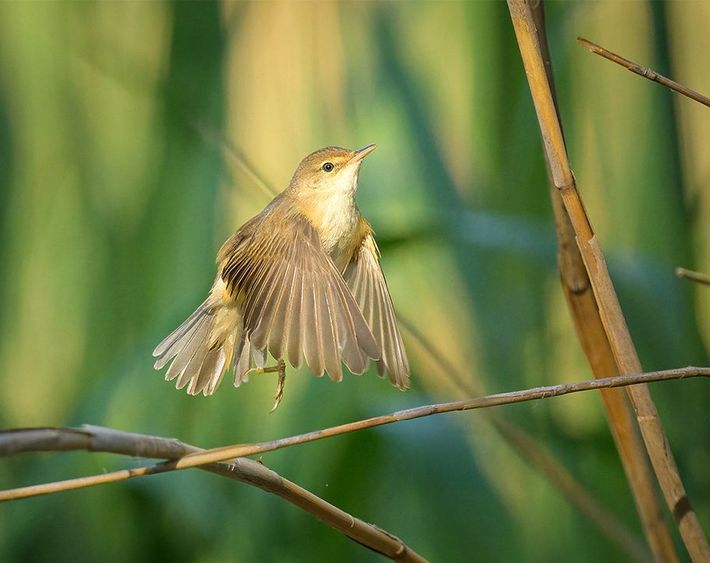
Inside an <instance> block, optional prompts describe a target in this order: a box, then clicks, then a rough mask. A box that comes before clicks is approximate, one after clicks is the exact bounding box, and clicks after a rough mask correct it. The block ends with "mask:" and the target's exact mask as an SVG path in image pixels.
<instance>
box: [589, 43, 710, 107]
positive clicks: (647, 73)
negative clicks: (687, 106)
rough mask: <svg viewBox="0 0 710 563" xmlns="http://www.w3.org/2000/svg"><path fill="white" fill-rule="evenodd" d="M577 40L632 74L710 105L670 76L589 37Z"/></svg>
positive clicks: (709, 99) (709, 101)
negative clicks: (594, 41)
mask: <svg viewBox="0 0 710 563" xmlns="http://www.w3.org/2000/svg"><path fill="white" fill-rule="evenodd" d="M577 41H578V42H579V44H580V45H583V46H584V47H586V48H587V49H589V50H590V51H591V52H592V53H596V54H597V55H599V56H602V57H604V58H605V59H609V60H610V61H612V62H615V63H616V64H618V65H621V66H623V67H624V68H625V69H627V70H630V71H631V72H633V73H634V74H638V75H639V76H643V77H644V78H648V79H649V80H651V81H652V82H658V83H659V84H663V86H665V87H666V88H670V89H671V90H673V91H674V92H678V93H679V94H683V95H684V96H686V97H688V98H690V99H691V100H695V101H696V102H698V103H701V104H703V105H704V106H707V107H710V98H708V97H707V96H703V95H702V94H701V93H700V92H696V91H695V90H693V89H692V88H688V87H687V86H683V85H682V84H679V83H678V82H676V81H675V80H671V79H670V78H667V77H665V76H663V75H662V74H658V73H657V72H656V71H655V70H653V69H651V68H647V67H645V66H641V65H640V64H638V63H635V62H633V61H630V60H629V59H625V58H624V57H622V56H621V55H617V54H616V53H612V52H611V51H609V50H608V49H605V48H604V47H602V46H601V45H597V44H596V43H593V42H592V41H589V39H584V38H583V37H577Z"/></svg>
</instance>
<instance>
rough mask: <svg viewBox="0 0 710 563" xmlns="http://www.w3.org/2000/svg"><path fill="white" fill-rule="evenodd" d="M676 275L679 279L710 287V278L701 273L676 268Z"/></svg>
mask: <svg viewBox="0 0 710 563" xmlns="http://www.w3.org/2000/svg"><path fill="white" fill-rule="evenodd" d="M675 275H676V276H678V277H679V278H685V279H687V280H691V281H694V282H697V283H700V284H703V285H710V276H706V275H705V274H701V273H700V272H694V271H693V270H686V269H685V268H676V269H675Z"/></svg>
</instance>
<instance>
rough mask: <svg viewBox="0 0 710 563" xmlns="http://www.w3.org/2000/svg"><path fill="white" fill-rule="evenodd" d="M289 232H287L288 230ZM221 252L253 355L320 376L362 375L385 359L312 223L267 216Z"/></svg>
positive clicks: (271, 213) (272, 214)
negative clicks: (261, 354) (264, 352)
mask: <svg viewBox="0 0 710 563" xmlns="http://www.w3.org/2000/svg"><path fill="white" fill-rule="evenodd" d="M286 225H288V227H286ZM245 227H247V228H246V229H242V230H241V231H240V232H238V233H237V234H236V235H235V237H233V238H232V239H230V240H229V241H228V242H227V243H225V246H224V247H223V248H222V250H221V251H220V257H219V260H220V265H221V276H222V279H223V280H224V282H225V284H226V291H227V292H228V293H229V294H230V295H231V297H232V298H233V299H234V300H236V302H237V304H238V306H239V308H240V310H241V313H242V318H243V322H244V329H245V334H246V336H247V337H248V338H249V340H250V342H251V345H252V347H254V348H256V349H258V350H262V349H265V348H266V347H267V346H268V350H269V351H270V352H271V354H272V355H273V356H274V357H275V358H279V359H280V358H284V357H288V360H289V361H290V362H291V364H292V365H293V366H295V367H298V366H299V365H300V363H301V359H302V358H305V360H306V363H307V364H308V366H309V368H310V369H311V370H312V371H313V373H315V374H316V375H318V376H321V375H323V372H324V370H327V372H328V374H329V375H330V377H331V378H332V379H334V380H336V381H339V380H340V379H342V368H341V361H342V362H344V363H345V365H346V366H347V367H348V368H349V369H350V371H352V372H353V373H362V372H363V371H365V369H366V368H367V365H368V363H369V359H370V358H372V359H377V358H379V357H380V351H379V348H378V346H377V343H376V342H375V339H374V338H373V335H372V333H371V331H370V329H369V328H368V325H367V323H366V322H365V319H364V318H363V316H362V313H361V312H360V309H359V307H358V305H357V303H356V302H355V299H354V298H353V296H352V294H351V293H350V290H349V289H348V287H347V285H346V284H345V281H344V280H343V278H342V276H341V275H340V273H339V272H338V271H337V269H336V268H335V266H334V265H333V262H332V261H331V259H330V258H329V257H328V255H327V254H326V253H325V252H324V251H323V248H322V246H321V244H320V240H319V238H318V234H317V233H316V231H315V230H314V229H313V227H312V226H311V224H310V223H309V222H308V220H307V219H305V218H304V217H302V216H300V215H295V216H294V215H292V214H290V215H286V214H285V213H284V212H281V211H280V210H279V209H278V208H275V209H273V208H272V209H271V210H268V209H267V210H266V211H265V213H264V214H263V216H261V217H260V219H259V221H258V222H255V223H252V224H250V225H245Z"/></svg>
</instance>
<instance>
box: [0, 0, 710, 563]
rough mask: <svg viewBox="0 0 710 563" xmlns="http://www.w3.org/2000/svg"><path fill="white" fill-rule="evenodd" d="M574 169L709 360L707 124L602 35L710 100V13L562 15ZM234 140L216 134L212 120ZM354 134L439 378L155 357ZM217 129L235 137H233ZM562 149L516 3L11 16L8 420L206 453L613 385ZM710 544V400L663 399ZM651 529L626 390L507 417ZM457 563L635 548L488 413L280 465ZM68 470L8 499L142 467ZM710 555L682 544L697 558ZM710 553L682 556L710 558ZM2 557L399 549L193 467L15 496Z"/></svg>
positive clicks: (639, 337)
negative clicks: (610, 414) (597, 48)
mask: <svg viewBox="0 0 710 563" xmlns="http://www.w3.org/2000/svg"><path fill="white" fill-rule="evenodd" d="M547 16H548V28H549V36H550V43H551V51H552V55H553V62H554V71H555V75H556V79H557V84H558V90H559V97H560V104H561V111H562V116H563V122H564V126H565V129H566V134H567V140H568V144H569V151H570V157H571V161H572V165H573V167H574V170H575V172H576V176H577V180H578V183H579V186H580V189H581V192H582V195H583V197H584V198H585V202H586V205H587V209H588V211H589V213H590V216H591V218H592V221H593V223H594V225H595V227H596V229H597V231H598V235H599V237H600V240H601V243H602V246H603V248H604V249H605V251H606V252H607V256H608V259H609V264H610V269H611V273H612V276H613V279H614V281H615V283H616V285H617V289H618V291H619V294H620V299H621V302H622V306H623V308H624V311H625V312H626V314H627V318H628V321H629V325H630V328H631V333H632V335H633V337H634V339H635V342H636V344H637V346H638V349H639V353H640V355H641V359H642V362H643V365H644V367H645V368H646V369H649V370H651V369H663V368H670V367H677V366H684V365H688V364H701V365H703V364H704V365H707V363H708V358H707V350H708V344H709V343H710V290H708V289H707V288H702V287H694V286H693V285H692V284H690V283H689V282H684V281H681V280H677V279H676V278H675V277H674V275H673V269H674V268H675V267H676V266H678V265H683V266H685V267H689V268H693V269H698V270H703V271H705V272H710V252H709V249H710V231H709V230H708V228H707V225H708V220H709V219H710V197H709V195H708V194H709V193H710V191H709V189H710V151H708V150H707V139H708V138H709V136H710V113H709V112H708V110H707V109H706V108H702V107H701V106H700V105H698V104H695V103H693V102H690V101H687V100H685V99H679V98H678V97H676V96H674V95H672V94H670V93H668V92H666V91H665V90H664V89H663V88H662V87H660V86H657V85H654V84H651V83H650V82H647V81H644V80H642V79H640V78H638V77H635V76H634V75H632V74H630V73H628V72H625V71H623V70H621V69H620V68H618V67H616V66H614V65H612V64H611V63H608V62H606V61H603V60H601V59H599V58H597V57H595V56H593V55H591V54H589V53H588V52H586V51H585V50H584V49H582V48H581V47H579V46H577V45H576V43H575V38H576V36H577V35H582V36H586V37H588V38H590V39H592V40H595V41H598V42H600V43H602V44H603V45H605V46H607V47H608V48H610V49H612V50H615V51H617V52H620V53H622V54H625V55H627V56H628V57H630V58H633V59H635V60H638V61H639V62H641V63H642V64H648V65H650V66H652V67H654V68H655V69H656V70H658V71H660V72H668V73H670V74H671V75H672V76H673V77H675V78H676V79H678V80H679V81H681V82H683V83H686V84H688V85H689V86H691V87H694V88H696V89H698V90H700V91H703V92H704V93H705V94H708V93H709V92H710V73H708V72H707V53H708V52H710V35H708V33H707V29H708V27H709V26H710V3H707V2H674V3H668V4H662V3H650V2H613V1H608V2H584V3H582V2H580V3H571V2H569V3H549V4H548V5H547ZM205 133H207V134H205ZM220 138H224V139H228V140H229V141H230V142H231V143H233V144H234V145H235V146H236V147H238V148H239V149H240V150H241V151H242V152H243V154H244V155H245V156H246V158H248V159H249V161H251V162H252V163H253V165H254V166H255V168H256V170H257V171H258V172H259V173H260V174H261V175H262V176H263V177H264V178H265V179H266V180H267V181H268V182H269V183H270V184H271V185H273V186H276V187H283V186H285V185H286V183H287V182H288V180H289V178H290V174H291V172H292V170H293V169H294V167H295V166H296V164H297V163H298V161H299V160H300V158H302V157H303V156H304V155H306V154H307V153H309V152H310V151H312V150H314V149H316V148H319V147H321V146H324V145H328V144H337V145H342V146H347V147H360V146H363V145H365V144H367V143H370V142H376V143H378V145H379V149H378V150H377V152H375V153H374V154H373V155H372V156H371V157H369V158H368V159H367V162H366V164H365V165H364V167H363V171H362V174H361V178H360V191H359V196H358V197H359V203H360V207H361V209H362V211H363V212H364V214H365V215H366V217H368V219H369V220H370V221H371V223H372V224H373V226H374V228H375V230H376V232H377V235H378V241H379V243H380V247H381V249H382V257H383V264H384V269H385V271H386V274H387V276H388V280H389V284H390V289H391V292H392V295H393V298H394V301H395V304H396V306H397V308H398V310H399V312H400V313H401V314H402V315H403V316H404V317H406V318H408V319H410V320H411V321H412V322H413V323H414V324H415V325H416V326H417V327H418V329H419V330H421V331H422V332H423V333H424V334H425V335H426V337H427V338H428V339H429V340H430V341H431V342H432V343H433V344H434V345H435V346H436V347H437V349H439V350H441V351H442V352H443V353H444V354H445V356H446V358H447V359H448V361H450V362H453V364H454V365H455V366H456V370H457V372H456V373H455V374H451V373H450V372H448V371H446V370H442V369H441V366H440V365H437V363H436V362H435V361H433V360H432V358H431V357H430V356H428V355H427V354H426V353H425V352H424V351H423V349H422V348H421V347H420V346H419V345H418V344H417V343H416V341H414V340H413V339H412V338H411V337H410V335H409V333H405V341H406V344H407V346H408V350H409V354H410V359H411V363H412V366H413V373H412V382H413V388H412V389H411V390H410V391H409V392H407V393H400V392H398V391H397V390H395V389H394V388H393V387H391V386H390V385H389V384H388V383H387V382H386V381H382V380H380V379H379V378H377V377H376V376H375V375H374V374H373V373H368V374H366V375H365V376H363V377H352V376H351V377H346V378H345V380H344V381H343V382H342V383H340V384H333V383H331V382H329V381H328V380H327V379H316V378H314V377H311V376H310V375H308V374H307V373H306V372H305V371H301V372H297V373H296V372H293V371H292V372H291V376H290V377H289V379H288V383H287V388H286V396H285V400H284V402H283V404H282V405H281V407H280V408H279V410H278V411H277V412H276V413H275V414H268V411H269V408H270V406H271V396H272V394H273V392H274V387H275V380H274V379H273V378H270V377H266V376H265V377H256V378H252V381H251V382H250V383H249V384H248V385H247V386H245V387H242V388H240V389H238V390H235V389H233V388H232V387H231V386H230V385H229V384H228V383H225V384H223V386H222V388H221V389H220V390H219V392H218V393H217V394H216V395H215V396H213V397H210V398H207V399H206V398H204V397H199V398H197V397H196V398H192V397H187V396H186V395H185V394H184V393H183V392H178V391H176V390H175V389H174V388H173V385H172V384H169V383H166V382H164V381H163V379H162V374H160V373H156V372H154V371H153V370H152V358H151V354H150V353H151V350H152V349H153V347H154V345H155V344H156V343H157V342H159V341H160V340H161V339H162V337H163V336H165V334H166V333H167V332H168V331H169V330H171V329H172V328H174V327H175V326H176V324H177V323H178V322H180V321H181V320H183V319H184V317H185V316H186V315H187V314H188V313H189V312H191V311H192V310H193V309H194V307H195V306H196V305H197V304H198V303H199V302H200V301H201V300H202V299H203V297H204V296H205V294H206V291H207V289H208V287H209V285H210V283H211V281H212V277H213V275H214V256H215V253H216V250H217V248H218V247H219V244H220V243H221V242H222V241H223V240H224V239H225V238H226V237H227V236H229V234H231V232H233V230H234V229H235V228H236V227H238V226H239V225H240V224H241V223H242V222H243V221H244V220H246V219H247V218H249V217H250V216H252V215H253V214H255V213H256V212H258V211H259V210H260V209H261V208H262V207H263V206H264V205H265V204H266V203H267V202H268V197H267V196H266V195H265V194H264V192H263V191H262V190H260V189H259V187H258V184H257V183H255V181H254V179H253V178H252V177H251V176H250V175H249V174H247V173H245V171H244V169H243V168H242V167H240V166H239V163H238V161H237V160H235V159H234V157H233V154H232V153H231V152H230V151H229V150H227V149H225V144H224V143H223V142H220V141H219V139H220ZM215 139H217V140H215ZM547 190H548V187H547V180H546V175H545V169H544V164H543V159H542V152H541V147H540V142H539V133H538V128H537V122H536V119H535V115H534V111H533V107H532V102H531V99H530V95H529V92H528V89H527V83H526V81H525V78H524V74H523V71H522V65H521V63H520V59H519V54H518V49H517V45H516V43H515V39H514V36H513V32H512V29H511V25H510V19H509V15H508V12H507V8H506V6H505V4H504V3H503V2H466V3H464V2H448V3H444V2H406V3H405V2H389V3H375V2H352V3H333V2H323V3H318V2H291V3H288V2H283V3H271V2H257V3H242V2H236V3H234V2H228V3H186V2H176V3H158V2H120V3H119V2H100V3H99V2H75V3H62V2H51V3H50V2H47V3H40V2H4V3H2V4H0V311H1V314H0V388H1V389H2V392H1V394H0V427H2V428H13V427H23V426H40V425H41V426H44V425H61V426H63V425H78V424H82V423H91V424H99V425H106V426H112V427H116V428H119V429H123V430H129V431H136V432H143V433H150V434H158V435H165V436H175V437H179V438H180V439H182V440H185V441H187V442H190V443H194V444H197V445H200V446H203V447H212V446H219V445H224V444H228V443H236V442H254V441H259V440H265V439H272V438H277V437H281V436H287V435H291V434H297V433H301V432H304V431H308V430H313V429H317V428H320V427H324V426H330V425H334V424H339V423H343V422H348V421H352V420H356V419H359V418H363V417H367V416H372V415H376V414H380V413H386V412H389V411H392V410H396V409H401V408H405V407H409V406H415V405H419V404H423V403H426V402H432V401H444V400H452V399H456V398H460V397H461V396H462V392H461V390H460V386H459V388H457V386H455V385H453V384H452V377H457V378H459V379H460V380H463V381H464V382H465V385H466V386H467V389H468V390H469V391H468V392H469V393H474V392H475V393H479V392H483V391H484V390H487V391H499V390H500V391H502V390H512V389H517V388H523V387H528V386H535V385H543V384H552V383H557V382H567V381H573V380H578V379H584V378H588V377H590V370H589V368H588V366H587V364H586V361H585V359H584V357H583V355H582V354H581V352H580V349H579V346H578V344H577V341H576V338H575V335H574V331H573V328H572V325H571V322H570V319H569V315H568V313H567V310H566V306H565V303H564V299H563V296H562V293H561V290H560V285H559V281H558V273H557V269H556V264H555V238H554V231H553V222H552V216H551V211H550V203H549V196H548V191H547ZM652 393H653V396H654V397H655V399H656V400H657V403H658V406H659V410H660V413H661V415H662V419H663V422H664V424H665V426H666V429H667V432H668V434H669V437H670V441H671V444H672V446H673V450H674V453H675V454H676V456H677V460H678V464H679V466H680V469H681V473H682V475H683V477H684V479H685V482H686V486H687V489H688V491H689V494H690V496H691V498H692V500H693V502H694V504H695V507H696V509H697V511H698V514H699V516H700V519H701V522H702V523H703V525H704V527H705V529H706V530H708V529H710V469H709V468H710V426H709V425H708V411H709V408H710V389H709V388H708V383H707V382H703V381H684V382H674V383H667V384H662V385H661V384H657V385H654V386H653V387H652ZM499 414H502V415H503V416H504V417H505V418H506V419H507V420H508V421H510V422H511V423H513V424H515V425H518V426H520V427H525V428H526V429H527V431H528V432H530V434H531V435H532V436H533V437H534V438H535V439H536V440H538V441H539V442H540V443H541V444H542V445H544V446H545V447H547V448H549V449H550V451H552V452H553V453H554V455H555V456H556V457H557V459H558V460H559V461H560V462H561V463H563V464H564V465H565V466H566V467H567V468H568V469H569V471H570V472H571V473H572V474H574V475H575V476H576V477H577V478H578V479H579V480H580V481H581V482H582V483H583V484H584V485H585V486H586V487H587V489H588V490H589V492H590V493H592V494H593V495H594V496H595V497H596V498H597V499H598V500H599V501H600V502H602V503H603V504H604V505H605V506H606V507H607V509H608V510H609V511H610V512H612V513H614V514H616V515H617V516H618V517H619V518H620V519H622V520H623V521H624V522H625V523H626V524H627V526H628V527H629V528H630V529H631V531H632V532H633V533H634V534H637V535H638V536H639V537H640V534H641V532H640V526H639V523H638V518H637V516H636V513H635V510H634V506H633V501H632V499H631V496H630V493H629V490H628V487H627V484H626V481H625V478H624V475H623V472H622V470H621V467H620V465H619V461H618V458H617V454H616V451H615V449H614V445H613V443H612V440H611V438H610V435H609V431H608V429H607V425H606V421H605V416H604V412H603V408H602V404H601V401H600V399H599V396H598V395H595V394H590V393H587V394H583V395H576V396H570V397H566V398H559V399H554V400H549V401H544V402H537V403H531V404H524V405H519V406H515V407H506V408H503V409H500V412H499ZM263 460H264V462H265V463H266V464H267V465H268V466H269V467H271V468H273V469H275V470H276V471H278V472H280V473H281V474H282V475H283V476H285V477H287V478H289V479H291V480H294V481H296V482H297V483H299V484H300V485H302V486H304V487H306V488H308V489H310V490H311V491H313V492H314V493H316V494H318V495H320V496H322V497H323V498H325V499H327V500H329V501H331V502H333V503H334V504H336V505H337V506H339V507H341V508H343V509H344V510H347V511H349V512H351V513H352V514H354V515H355V516H358V517H360V518H362V519H364V520H366V521H370V522H375V523H377V524H378V525H380V526H382V527H384V528H385V529H387V530H389V531H391V532H393V533H395V534H397V535H399V536H400V537H402V538H403V539H404V540H405V541H406V542H407V543H409V544H410V545H411V546H412V547H413V548H414V549H416V550H418V551H419V552H420V553H421V554H423V555H425V556H427V557H428V558H430V559H432V560H434V561H470V560H471V559H472V558H474V557H475V558H476V559H478V560H482V561H510V560H525V561H550V560H574V561H600V560H615V561H624V560H626V559H627V555H626V554H624V553H623V552H622V551H620V550H619V549H618V548H617V547H616V546H615V545H614V544H613V543H611V542H610V541H609V540H608V539H607V537H606V536H604V535H602V534H601V533H600V532H598V530H597V529H596V528H595V527H593V526H592V525H591V524H590V523H589V521H588V520H586V519H585V518H584V517H583V516H581V515H580V513H579V512H578V511H577V510H576V509H574V508H572V507H571V506H570V505H569V504H568V503H567V502H566V501H565V500H563V498H562V497H561V496H560V494H559V492H558V490H557V487H556V486H555V485H553V484H550V483H549V482H548V481H547V480H545V479H544V478H543V477H541V476H540V475H539V474H538V473H537V472H536V471H534V470H532V469H531V468H530V467H529V466H528V465H527V464H526V463H525V462H524V461H522V460H521V458H520V457H519V456H518V454H516V453H515V451H514V450H513V449H511V448H510V446H508V445H507V444H506V442H504V441H503V440H502V439H501V437H500V436H499V435H498V434H497V433H496V432H495V431H494V430H493V429H492V428H491V426H490V425H489V424H488V423H487V421H486V418H485V417H484V416H483V415H482V414H481V413H463V414H454V415H447V416H439V417H430V418H428V419H423V420H419V421H413V422H407V423H403V424H398V425H395V426H391V427H386V428H381V429H376V430H371V431H365V432H360V433H356V434H350V435H347V436H344V437H340V438H336V439H331V440H328V441H324V442H320V443H315V444H311V445H305V446H300V447H294V448H289V449H286V450H282V451H278V452H274V453H270V454H267V455H265V456H264V459H263ZM140 463H141V461H140V460H131V459H126V458H120V457H118V456H110V455H101V454H98V455H97V454H85V453H67V454H56V455H50V454H41V455H25V456H23V457H19V458H16V459H11V460H3V461H2V462H1V463H0V487H1V488H8V487H13V486H20V485H24V484H32V483H37V482H44V481H49V480H56V479H61V478H69V477H73V476H80V475H86V474H93V473H101V472H104V471H108V470H112V469H117V468H121V467H131V466H136V465H139V464H140ZM681 550H682V548H681ZM684 556H685V554H684ZM0 560H2V561H50V560H51V561H72V562H83V561H97V560H110V561H158V560H171V561H199V562H212V561H215V562H216V561H240V562H242V561H244V562H252V561H353V562H354V561H377V560H379V558H378V556H376V555H375V554H372V553H370V552H369V551H367V550H365V549H363V548H362V547H360V546H358V545H357V544H355V543H353V542H351V541H349V540H347V539H346V538H344V537H343V536H342V535H340V534H338V533H336V532H334V531H333V530H331V529H330V528H328V527H326V526H325V525H323V524H322V523H321V522H319V521H317V520H316V519H314V518H312V517H311V516H309V515H307V514H305V513H303V512H301V511H300V510H298V509H297V508H295V507H293V506H292V505H290V504H287V503H285V502H284V501H282V500H281V499H279V498H276V497H273V496H271V495H268V494H266V493H264V492H262V491H259V490H256V489H253V488H250V487H248V486H246V485H242V484H240V483H235V482H232V481H227V480H225V479H222V478H220V477H217V476H214V475H210V474H206V473H202V472H197V471H190V472H181V473H178V474H169V475H163V476H158V477H151V478H147V479H139V480H135V481H131V482H126V483H120V484H115V485H109V486H103V487H98V488H94V489H90V490H84V491H77V492H71V493H64V494H60V495H56V496H51V497H41V498H36V499H30V500H25V501H21V502H14V503H11V504H4V505H2V506H0Z"/></svg>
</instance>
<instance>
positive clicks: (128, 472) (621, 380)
mask: <svg viewBox="0 0 710 563" xmlns="http://www.w3.org/2000/svg"><path fill="white" fill-rule="evenodd" d="M691 377H710V367H693V366H689V367H685V368H678V369H670V370H664V371H654V372H648V373H637V374H628V375H619V376H616V377H607V378H604V379H593V380H589V381H579V382H577V383H563V384H558V385H548V386H546V387H534V388H532V389H524V390H521V391H510V392H508V393H496V394H493V395H486V396H485V397H475V398H472V399H465V400H462V401H452V402H448V403H436V404H433V405H423V406H420V407H414V408H411V409H405V410H402V411H397V412H394V413H391V414H385V415H381V416H375V417H372V418H366V419H363V420H357V421H355V422H349V423H346V424H340V425H338V426H331V427H329V428H323V429H320V430H314V431H312V432H307V433H305V434H298V435H296V436H290V437H287V438H279V439H276V440H270V441H267V442H259V443H256V444H234V445H230V446H225V447H221V448H214V449H210V450H204V451H200V452H197V453H191V454H188V455H186V456H184V457H181V458H179V459H174V460H171V461H164V462H161V463H158V464H154V465H146V466H143V467H134V468H131V469H121V470H119V471H113V472H109V473H103V474H101V475H92V476H89V477H80V478H78V479H68V480H66V481H54V482H51V483H45V484H42V485H32V486H29V487H19V488H16V489H7V490H4V491H0V502H5V501H10V500H17V499H21V498H28V497H34V496H39V495H46V494H53V493H59V492H63V491H69V490H74V489H82V488H86V487H92V486H95V485H103V484H106V483H114V482H118V481H125V480H127V479H132V478H134V477H144V476H146V475H156V474H158V473H167V472H169V471H176V470H182V469H189V468H193V467H201V466H203V465H207V464H209V463H218V462H222V461H227V460H231V459H235V458H240V457H246V456H251V455H258V454H263V453H266V452H271V451H275V450H280V449H283V448H287V447H290V446H295V445H299V444H305V443H308V442H315V441H317V440H323V439H324V438H332V437H333V436H339V435H341V434H347V433H349V432H355V431H358V430H364V429H366V428H374V427H376V426H384V425H385V424H393V423H395V422H403V421H405V420H414V419H415V418H422V417H425V416H431V415H435V414H444V413H450V412H458V411H468V410H475V409H482V408H490V407H496V406H500V405H511V404H514V403H523V402H527V401H534V400H538V399H549V398H551V397H560V396H562V395H569V394H571V393H579V392H582V391H592V390H598V389H604V388H609V387H625V386H631V387H632V388H633V387H636V386H638V385H639V384H645V383H650V382H653V381H669V380H673V379H687V378H691ZM13 432H15V431H12V430H9V431H5V432H3V433H0V455H3V451H4V448H3V441H2V439H3V438H4V439H5V440H6V441H7V442H10V441H11V438H12V433H13ZM10 452H11V453H12V450H10Z"/></svg>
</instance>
